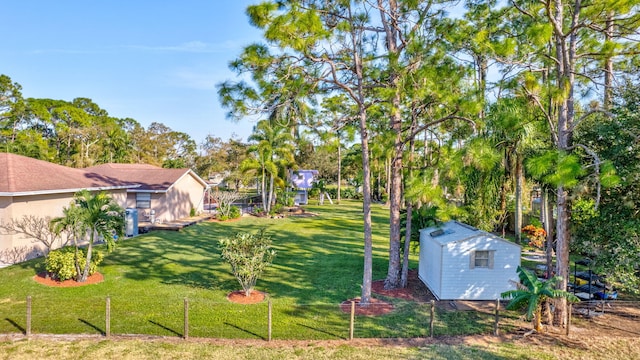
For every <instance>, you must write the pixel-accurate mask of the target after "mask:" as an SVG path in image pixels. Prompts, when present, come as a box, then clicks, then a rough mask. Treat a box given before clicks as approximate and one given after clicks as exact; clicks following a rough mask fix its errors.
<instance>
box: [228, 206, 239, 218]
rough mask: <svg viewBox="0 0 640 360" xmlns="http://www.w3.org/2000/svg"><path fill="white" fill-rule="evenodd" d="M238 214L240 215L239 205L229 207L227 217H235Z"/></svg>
mask: <svg viewBox="0 0 640 360" xmlns="http://www.w3.org/2000/svg"><path fill="white" fill-rule="evenodd" d="M240 215H242V213H241V212H240V208H239V207H237V206H232V207H231V209H229V219H237V218H239V217H240Z"/></svg>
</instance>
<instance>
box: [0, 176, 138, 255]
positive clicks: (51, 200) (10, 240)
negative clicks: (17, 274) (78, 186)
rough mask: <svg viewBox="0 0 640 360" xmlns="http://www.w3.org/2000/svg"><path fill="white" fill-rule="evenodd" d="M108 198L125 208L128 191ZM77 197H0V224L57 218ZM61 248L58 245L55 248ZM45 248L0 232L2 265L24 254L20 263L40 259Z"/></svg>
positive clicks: (23, 237)
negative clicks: (29, 216)
mask: <svg viewBox="0 0 640 360" xmlns="http://www.w3.org/2000/svg"><path fill="white" fill-rule="evenodd" d="M109 194H110V195H111V197H112V198H113V199H114V201H115V202H116V203H117V204H118V205H120V206H123V205H125V203H126V191H125V190H124V189H123V190H114V191H110V192H109ZM73 195H74V193H71V192H69V193H57V194H44V195H28V196H13V197H10V196H3V197H0V221H2V222H3V223H8V222H10V221H11V220H12V219H15V220H20V219H22V218H23V217H24V216H27V215H31V216H36V217H42V218H46V217H49V218H55V217H59V216H62V215H63V212H62V210H63V208H65V207H68V206H69V204H70V203H71V201H72V200H73ZM59 246H60V244H55V245H54V248H57V247H59ZM44 251H45V246H44V245H43V244H41V243H39V242H37V241H35V240H34V239H32V238H30V237H27V236H25V235H24V234H6V233H5V232H4V231H0V264H1V263H3V262H4V263H14V262H16V261H14V260H16V259H17V258H19V257H20V254H22V257H23V258H22V259H19V260H20V261H23V260H26V259H30V258H33V257H37V256H41V255H43V254H44ZM9 258H11V259H9ZM7 260H12V261H7Z"/></svg>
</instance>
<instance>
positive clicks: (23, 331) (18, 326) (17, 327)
mask: <svg viewBox="0 0 640 360" xmlns="http://www.w3.org/2000/svg"><path fill="white" fill-rule="evenodd" d="M4 319H5V320H7V322H8V323H9V324H11V325H13V326H14V327H15V328H16V329H18V331H20V332H21V333H23V334H25V335H26V334H27V330H25V328H23V327H22V326H20V325H18V323H17V322H15V321H13V320H12V319H9V318H4Z"/></svg>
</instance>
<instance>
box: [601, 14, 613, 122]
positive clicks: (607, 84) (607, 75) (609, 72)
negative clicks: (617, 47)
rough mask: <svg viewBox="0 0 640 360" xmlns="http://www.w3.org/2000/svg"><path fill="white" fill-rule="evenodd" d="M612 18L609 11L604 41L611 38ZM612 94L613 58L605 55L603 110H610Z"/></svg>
mask: <svg viewBox="0 0 640 360" xmlns="http://www.w3.org/2000/svg"><path fill="white" fill-rule="evenodd" d="M613 16H614V12H613V11H609V13H608V14H607V21H606V25H605V31H604V37H605V41H606V42H609V41H611V38H612V36H613ZM612 93H613V56H611V55H607V57H606V58H605V64H604V100H603V102H602V103H603V104H602V105H603V107H604V109H605V110H610V109H611V98H612V96H611V94H612Z"/></svg>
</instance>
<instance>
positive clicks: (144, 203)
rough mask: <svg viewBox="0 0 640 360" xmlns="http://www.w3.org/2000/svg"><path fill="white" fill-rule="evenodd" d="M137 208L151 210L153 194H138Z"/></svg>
mask: <svg viewBox="0 0 640 360" xmlns="http://www.w3.org/2000/svg"><path fill="white" fill-rule="evenodd" d="M136 208H138V209H149V208H151V194H149V193H136Z"/></svg>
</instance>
